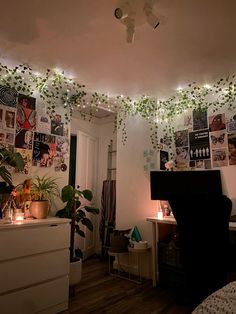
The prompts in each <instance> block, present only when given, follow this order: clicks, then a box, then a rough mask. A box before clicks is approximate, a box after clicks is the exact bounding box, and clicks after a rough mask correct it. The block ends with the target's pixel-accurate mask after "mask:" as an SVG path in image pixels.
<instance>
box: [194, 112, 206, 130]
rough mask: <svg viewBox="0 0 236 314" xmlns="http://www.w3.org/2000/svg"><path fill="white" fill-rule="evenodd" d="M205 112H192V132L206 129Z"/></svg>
mask: <svg viewBox="0 0 236 314" xmlns="http://www.w3.org/2000/svg"><path fill="white" fill-rule="evenodd" d="M207 128H208V124H207V111H206V110H193V130H194V131H197V130H202V129H207Z"/></svg>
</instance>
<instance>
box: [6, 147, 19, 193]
mask: <svg viewBox="0 0 236 314" xmlns="http://www.w3.org/2000/svg"><path fill="white" fill-rule="evenodd" d="M24 166H25V162H24V159H23V157H22V156H21V154H20V153H15V152H13V151H12V150H10V149H8V148H6V147H1V148H0V177H1V178H2V179H3V180H4V182H1V189H0V192H2V188H3V189H4V188H6V186H7V184H8V185H10V186H11V185H12V177H11V173H10V171H9V170H8V169H7V167H13V168H14V169H16V170H18V171H22V170H23V169H24ZM3 192H5V191H3Z"/></svg>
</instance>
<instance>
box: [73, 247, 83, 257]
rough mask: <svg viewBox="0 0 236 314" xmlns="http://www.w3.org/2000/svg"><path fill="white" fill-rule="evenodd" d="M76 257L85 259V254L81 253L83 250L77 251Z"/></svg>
mask: <svg viewBox="0 0 236 314" xmlns="http://www.w3.org/2000/svg"><path fill="white" fill-rule="evenodd" d="M75 255H76V256H77V257H80V258H83V252H82V251H81V249H75Z"/></svg>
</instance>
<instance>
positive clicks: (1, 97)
mask: <svg viewBox="0 0 236 314" xmlns="http://www.w3.org/2000/svg"><path fill="white" fill-rule="evenodd" d="M16 99H17V92H16V90H15V89H14V88H10V87H7V86H3V85H0V103H1V104H3V105H5V106H8V107H13V108H15V107H16V104H17V101H16Z"/></svg>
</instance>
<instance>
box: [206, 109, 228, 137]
mask: <svg viewBox="0 0 236 314" xmlns="http://www.w3.org/2000/svg"><path fill="white" fill-rule="evenodd" d="M225 128H226V123H225V114H224V113H220V114H216V115H213V116H210V117H209V131H210V132H214V131H220V130H225Z"/></svg>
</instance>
